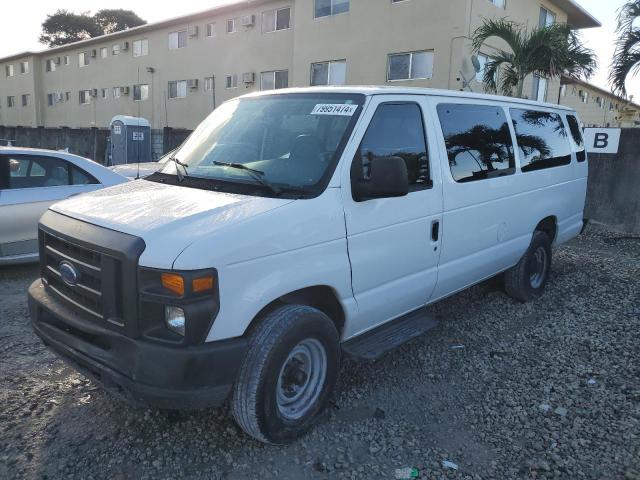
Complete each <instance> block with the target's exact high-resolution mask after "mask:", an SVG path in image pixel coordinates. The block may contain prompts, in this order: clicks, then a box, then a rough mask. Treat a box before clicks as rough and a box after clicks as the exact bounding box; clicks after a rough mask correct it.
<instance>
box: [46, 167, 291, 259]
mask: <svg viewBox="0 0 640 480" xmlns="http://www.w3.org/2000/svg"><path fill="white" fill-rule="evenodd" d="M292 201H293V200H288V199H274V198H263V197H253V196H246V195H236V194H228V193H220V192H211V191H206V190H198V189H194V188H187V187H180V186H174V185H165V184H161V183H155V182H149V181H147V180H136V181H133V182H127V183H124V184H121V185H117V186H115V187H111V188H106V189H103V190H99V191H97V192H93V193H89V194H86V195H82V196H78V197H72V198H70V199H68V200H64V201H62V202H59V203H56V204H54V205H53V206H52V207H51V210H53V211H56V212H58V213H61V214H63V215H67V216H69V217H73V218H76V219H78V220H82V221H85V222H88V223H92V224H94V225H99V226H102V227H105V228H109V229H111V230H116V231H120V232H124V233H128V234H130V235H135V236H137V237H140V238H142V239H143V240H144V241H145V243H146V245H147V247H146V249H145V251H144V253H143V254H142V257H141V258H140V264H141V265H146V266H152V267H156V268H171V266H172V265H173V261H174V260H175V258H176V257H177V256H178V255H179V254H180V252H182V251H183V250H184V249H185V248H186V247H188V246H189V245H190V244H191V243H193V242H194V241H196V240H199V239H201V238H203V237H204V236H206V235H208V234H211V233H212V232H214V231H216V230H218V229H221V228H223V227H225V226H228V225H232V224H236V223H239V222H242V221H244V220H246V219H248V218H251V217H254V216H256V215H260V214H263V213H265V212H268V211H270V210H273V209H275V208H278V207H281V206H283V205H286V204H287V203H291V202H292Z"/></svg>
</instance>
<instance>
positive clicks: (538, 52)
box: [472, 19, 597, 97]
mask: <svg viewBox="0 0 640 480" xmlns="http://www.w3.org/2000/svg"><path fill="white" fill-rule="evenodd" d="M492 37H496V38H500V39H502V40H504V41H505V42H506V43H507V45H508V46H509V49H510V50H511V51H510V52H504V51H500V52H498V53H497V54H496V55H494V56H493V57H492V58H491V59H490V60H489V61H488V62H487V64H486V66H485V71H484V79H483V82H484V85H485V88H486V90H487V91H489V92H492V93H496V92H500V93H502V94H503V95H513V94H514V92H515V95H516V96H517V97H522V94H523V90H524V80H525V78H526V77H527V76H528V75H532V74H533V75H538V76H540V77H545V78H555V77H558V76H560V75H562V74H567V75H570V76H574V77H586V78H589V77H590V76H591V75H593V72H594V71H595V69H596V67H597V60H596V57H595V54H594V53H593V51H592V50H589V49H588V48H586V47H585V46H584V45H582V42H581V41H580V38H579V36H578V34H577V33H576V32H575V31H574V30H572V29H571V27H570V26H569V25H566V24H560V23H556V24H553V25H549V26H546V27H540V28H535V29H533V30H531V31H528V30H527V29H526V28H525V27H523V26H522V25H520V24H518V23H515V22H512V21H509V20H506V19H498V20H485V21H484V23H483V24H482V26H480V27H479V28H478V29H477V30H476V31H475V32H474V34H473V39H472V41H473V49H474V52H476V53H477V52H479V51H480V48H482V46H483V44H484V43H485V42H486V41H487V40H488V39H490V38H492Z"/></svg>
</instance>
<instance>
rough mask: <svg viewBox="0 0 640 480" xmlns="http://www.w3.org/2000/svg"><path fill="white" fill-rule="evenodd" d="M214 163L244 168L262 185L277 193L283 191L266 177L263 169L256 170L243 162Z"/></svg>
mask: <svg viewBox="0 0 640 480" xmlns="http://www.w3.org/2000/svg"><path fill="white" fill-rule="evenodd" d="M213 164H214V165H217V166H219V167H229V168H235V169H236V170H244V171H245V172H247V173H248V174H249V175H251V177H253V179H254V180H256V181H257V182H258V183H260V184H261V185H264V186H265V187H267V188H268V189H269V190H271V191H272V192H273V193H275V194H276V195H280V194H281V193H282V190H281V189H279V188H278V187H276V186H275V185H274V184H272V183H271V182H270V181H269V180H267V179H266V178H264V175H265V173H264V172H263V171H261V170H256V169H255V168H251V167H247V166H246V165H243V164H241V163H231V162H213Z"/></svg>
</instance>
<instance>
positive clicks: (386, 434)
mask: <svg viewBox="0 0 640 480" xmlns="http://www.w3.org/2000/svg"><path fill="white" fill-rule="evenodd" d="M36 276H37V269H36V268H35V267H20V268H4V269H0V322H1V324H0V367H1V368H0V401H1V403H0V478H65V479H75V478H78V479H91V478H94V479H98V478H111V479H124V478H150V479H151V478H153V479H156V478H207V479H218V478H219V479H222V478H225V479H245V478H246V479H254V478H260V479H262V478H283V479H287V478H293V479H299V478H306V479H316V478H318V479H321V478H357V479H361V478H363V479H376V478H381V479H389V478H395V476H396V470H397V469H402V468H405V467H413V468H417V469H419V471H420V478H436V479H440V478H446V479H450V478H464V479H490V478H495V479H511V478H515V479H520V478H523V479H529V478H532V479H533V478H558V479H582V478H585V479H598V480H605V479H606V480H616V479H623V480H640V344H639V342H638V332H639V330H640V328H639V327H640V280H639V277H640V241H639V240H638V239H632V238H625V237H623V236H621V235H619V234H614V233H611V232H607V231H604V230H602V229H597V228H595V227H593V228H590V229H589V230H588V232H587V233H586V234H585V235H583V236H582V237H580V238H579V239H576V240H574V241H573V242H571V243H570V244H569V245H566V246H563V247H561V248H559V249H557V250H556V251H555V257H554V267H553V274H552V278H551V282H550V284H549V287H548V289H547V292H546V293H545V295H544V296H543V298H541V299H539V300H537V301H535V302H533V303H530V304H526V305H523V304H519V303H516V302H514V301H512V300H511V299H509V298H508V297H506V296H505V295H504V294H503V293H501V292H500V291H499V290H498V285H497V282H485V283H484V284H482V285H479V286H477V287H474V288H473V289H471V290H469V291H467V292H464V293H461V294H459V295H456V296H454V297H452V298H450V299H448V300H445V301H444V302H441V303H440V304H438V305H436V306H434V307H431V309H432V310H433V312H434V313H435V314H437V315H439V316H440V318H441V319H442V320H441V323H440V325H439V326H438V327H437V328H436V329H435V330H432V331H431V332H429V334H427V335H426V336H424V337H423V338H420V339H417V340H415V341H413V342H411V343H410V344H408V345H405V346H403V347H402V348H400V349H399V350H397V351H395V352H393V353H391V354H389V355H387V356H386V357H384V358H383V359H381V360H379V361H378V362H375V363H371V364H359V363H355V362H352V361H349V360H346V361H345V362H343V368H342V373H341V384H340V386H339V388H338V392H337V393H336V397H335V403H334V404H333V406H332V408H331V409H330V411H329V412H328V413H327V414H326V415H325V416H324V417H323V418H322V419H321V421H320V422H319V425H318V427H317V428H316V429H315V430H314V431H313V432H312V433H310V434H309V435H308V436H306V437H305V438H303V439H302V440H300V441H298V442H297V443H295V444H294V445H290V446H287V447H273V446H265V445H262V444H259V443H257V442H255V441H253V440H251V439H249V438H248V437H247V436H245V435H244V434H243V433H242V432H241V431H240V430H239V429H238V428H237V427H236V426H235V424H234V423H233V421H232V419H231V416H230V413H229V410H228V408H221V409H218V410H209V411H203V412H196V413H188V414H184V413H183V414H176V413H169V412H163V411H157V410H144V409H135V408H132V407H130V406H128V405H127V404H124V403H121V402H120V401H119V400H116V399H113V398H111V397H110V396H109V395H108V394H106V393H104V392H102V391H101V390H100V389H98V388H97V387H95V386H94V385H93V384H92V383H90V382H89V381H87V380H85V379H84V378H83V377H81V376H80V375H78V374H76V373H75V372H74V371H73V370H71V369H70V368H68V367H66V366H65V365H64V364H63V363H62V362H61V361H59V360H58V359H57V358H56V357H55V356H54V355H53V354H51V353H49V352H48V351H47V350H46V349H45V348H44V347H43V346H42V344H41V343H40V341H39V340H38V339H37V338H36V337H35V335H34V334H33V333H32V331H31V327H30V325H29V320H28V312H27V306H26V301H25V292H26V288H27V285H28V284H29V283H30V282H31V281H32V280H33V279H34V278H35V277H36ZM443 461H449V462H452V463H453V464H455V465H450V467H449V468H446V467H444V466H443ZM453 466H455V467H457V470H456V469H453V468H452V467H453Z"/></svg>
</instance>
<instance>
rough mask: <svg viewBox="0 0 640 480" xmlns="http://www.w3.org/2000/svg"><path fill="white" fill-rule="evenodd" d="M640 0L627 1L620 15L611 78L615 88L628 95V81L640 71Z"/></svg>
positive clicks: (616, 90)
mask: <svg viewBox="0 0 640 480" xmlns="http://www.w3.org/2000/svg"><path fill="white" fill-rule="evenodd" d="M638 19H640V0H632V1H630V2H627V3H626V4H625V5H624V6H623V7H622V8H621V9H620V13H619V15H618V28H617V34H618V38H617V40H616V50H615V53H614V55H613V62H612V64H611V72H610V73H609V80H610V82H611V85H612V87H613V90H614V91H615V92H616V93H618V94H620V95H622V96H626V95H627V87H626V82H627V79H628V78H629V77H633V76H636V75H638V73H640V26H639V25H637V24H636V23H635V22H636V21H637V20H638Z"/></svg>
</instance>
